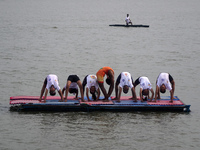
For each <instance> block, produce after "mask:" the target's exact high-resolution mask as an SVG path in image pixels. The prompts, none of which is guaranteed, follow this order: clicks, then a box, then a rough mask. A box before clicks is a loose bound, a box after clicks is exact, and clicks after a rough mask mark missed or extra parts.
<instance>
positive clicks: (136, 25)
mask: <svg viewBox="0 0 200 150" xmlns="http://www.w3.org/2000/svg"><path fill="white" fill-rule="evenodd" d="M109 26H113V27H144V28H149V25H142V24H133V25H125V24H110V25H109Z"/></svg>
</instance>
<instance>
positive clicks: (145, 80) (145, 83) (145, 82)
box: [139, 77, 152, 90]
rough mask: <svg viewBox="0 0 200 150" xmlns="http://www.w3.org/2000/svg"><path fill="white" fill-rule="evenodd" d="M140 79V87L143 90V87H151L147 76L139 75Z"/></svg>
mask: <svg viewBox="0 0 200 150" xmlns="http://www.w3.org/2000/svg"><path fill="white" fill-rule="evenodd" d="M139 81H140V88H141V89H143V90H145V89H149V90H150V89H152V87H151V83H150V81H149V79H148V78H147V77H140V78H139Z"/></svg>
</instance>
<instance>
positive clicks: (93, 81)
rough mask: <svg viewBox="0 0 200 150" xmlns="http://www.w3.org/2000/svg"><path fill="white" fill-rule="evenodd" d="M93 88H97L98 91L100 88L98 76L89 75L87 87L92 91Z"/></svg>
mask: <svg viewBox="0 0 200 150" xmlns="http://www.w3.org/2000/svg"><path fill="white" fill-rule="evenodd" d="M91 86H95V89H96V90H97V89H98V88H99V86H98V83H97V76H96V75H88V76H87V86H86V88H88V89H90V88H91Z"/></svg>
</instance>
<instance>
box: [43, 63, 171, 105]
mask: <svg viewBox="0 0 200 150" xmlns="http://www.w3.org/2000/svg"><path fill="white" fill-rule="evenodd" d="M105 75H107V78H106V83H107V84H108V85H109V89H108V91H107V90H106V89H105V87H104V77H105ZM139 84H140V92H139V93H140V99H141V101H142V102H143V100H147V99H149V101H152V100H153V98H154V90H153V88H152V84H151V82H150V81H149V79H148V78H147V77H145V76H141V77H139V78H137V79H136V80H135V81H133V78H132V76H131V74H130V73H129V72H122V73H120V74H119V76H118V77H117V80H116V82H115V98H113V99H114V100H117V101H118V102H120V97H121V93H122V91H123V92H124V93H125V94H126V93H128V91H129V88H130V89H131V92H132V97H131V99H133V100H134V101H135V102H136V101H137V97H136V93H135V87H136V86H137V85H139ZM85 86H86V97H87V99H88V101H90V100H91V99H90V96H89V93H91V94H92V99H93V100H98V99H99V97H100V90H101V91H102V93H103V95H104V101H109V100H108V98H109V97H110V96H111V94H112V92H113V89H114V70H113V69H112V68H110V67H102V68H101V69H100V70H99V71H98V72H97V73H96V75H87V76H86V77H85V78H84V80H83V82H81V80H80V78H79V77H78V76H77V75H69V77H68V79H67V83H66V85H65V87H64V88H63V89H62V91H61V89H60V87H59V83H58V77H57V76H56V75H53V74H50V75H48V76H47V77H46V78H45V80H44V83H43V86H42V89H41V94H40V99H39V100H40V101H42V97H43V94H44V92H45V95H44V102H46V97H47V94H48V91H49V93H50V95H52V96H53V95H55V90H57V91H58V93H59V95H60V97H61V101H67V97H68V93H74V94H75V95H76V96H75V98H76V99H78V87H79V90H80V94H81V101H84V91H85ZM166 89H168V90H169V91H170V96H171V100H170V102H173V97H174V90H175V82H174V79H173V77H172V76H171V75H170V74H169V73H160V74H159V76H158V78H157V80H156V91H155V98H154V100H153V101H154V102H156V101H157V99H160V92H161V93H165V92H166ZM149 91H150V92H151V96H150V94H149ZM64 93H65V99H64V96H63V95H64Z"/></svg>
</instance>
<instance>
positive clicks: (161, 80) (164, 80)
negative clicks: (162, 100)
mask: <svg viewBox="0 0 200 150" xmlns="http://www.w3.org/2000/svg"><path fill="white" fill-rule="evenodd" d="M162 84H164V85H165V86H166V88H167V89H168V90H169V91H171V90H172V87H171V84H170V81H169V73H161V74H160V75H159V76H158V79H157V86H158V87H160V86H161V85H162Z"/></svg>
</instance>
